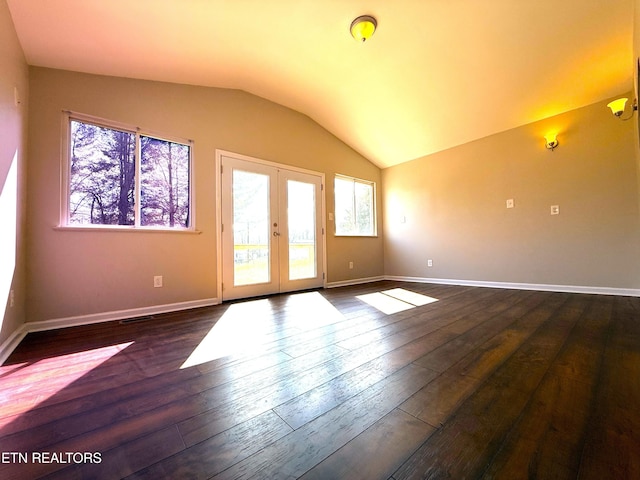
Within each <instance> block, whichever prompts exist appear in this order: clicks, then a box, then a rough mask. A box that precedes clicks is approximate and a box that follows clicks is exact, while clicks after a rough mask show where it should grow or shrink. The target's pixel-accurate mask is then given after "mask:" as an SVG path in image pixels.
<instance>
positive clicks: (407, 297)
mask: <svg viewBox="0 0 640 480" xmlns="http://www.w3.org/2000/svg"><path fill="white" fill-rule="evenodd" d="M356 298H358V299H359V300H362V301H363V302H365V303H367V304H368V305H371V306H372V307H373V308H375V309H377V310H379V311H381V312H382V313H385V314H387V315H391V314H393V313H398V312H402V311H405V310H409V309H412V308H415V307H419V306H422V305H428V304H429V303H433V302H437V301H438V299H437V298H433V297H429V296H427V295H422V294H421V293H416V292H412V291H410V290H406V289H404V288H392V289H390V290H384V291H381V292H375V293H368V294H366V295H358V296H357V297H356Z"/></svg>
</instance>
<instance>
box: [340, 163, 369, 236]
mask: <svg viewBox="0 0 640 480" xmlns="http://www.w3.org/2000/svg"><path fill="white" fill-rule="evenodd" d="M334 191H335V224H336V235H342V236H363V237H373V236H375V235H376V209H375V205H376V184H375V183H374V182H369V181H367V180H359V179H357V178H352V177H346V176H342V175H336V177H335V181H334Z"/></svg>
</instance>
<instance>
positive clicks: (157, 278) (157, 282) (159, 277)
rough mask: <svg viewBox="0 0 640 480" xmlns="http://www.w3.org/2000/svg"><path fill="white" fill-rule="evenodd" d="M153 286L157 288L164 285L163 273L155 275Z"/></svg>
mask: <svg viewBox="0 0 640 480" xmlns="http://www.w3.org/2000/svg"><path fill="white" fill-rule="evenodd" d="M153 286H154V287H155V288H159V287H162V275H156V276H155V277H153Z"/></svg>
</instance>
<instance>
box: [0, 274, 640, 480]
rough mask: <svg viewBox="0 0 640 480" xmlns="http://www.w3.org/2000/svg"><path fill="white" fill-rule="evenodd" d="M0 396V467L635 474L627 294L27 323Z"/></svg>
mask: <svg viewBox="0 0 640 480" xmlns="http://www.w3.org/2000/svg"><path fill="white" fill-rule="evenodd" d="M410 292H414V293H417V294H419V295H410ZM400 299H404V301H402V300H400ZM436 300H437V301H436ZM371 304H374V305H377V308H376V307H374V306H372V305H371ZM0 402H1V403H0V455H1V456H2V458H1V462H0V478H2V479H13V478H15V479H20V480H24V479H31V478H41V477H43V478H60V479H71V478H131V479H160V478H170V479H181V478H215V479H239V478H243V479H244V478H265V479H289V478H291V479H293V478H302V479H304V480H308V479H367V480H372V479H382V480H388V479H394V480H401V479H409V478H453V479H463V478H504V479H555V478H558V479H564V478H580V479H598V480H602V479H638V478H640V299H639V298H633V297H613V296H597V295H580V294H564V293H551V292H531V291H516V290H498V289H489V288H472V287H459V286H443V285H440V286H438V285H428V284H415V283H400V282H379V283H372V284H367V285H360V286H354V287H345V288H336V289H331V290H320V291H314V292H304V293H298V294H289V295H278V296H274V297H270V298H266V299H257V300H251V301H245V302H235V303H230V304H223V305H219V306H216V307H211V308H203V309H198V310H192V311H188V312H181V313H174V314H167V315H159V316H156V317H155V318H147V319H141V320H137V321H131V322H109V323H102V324H96V325H90V326H84V327H76V328H67V329H61V330H56V331H48V332H40V333H32V334H29V335H28V336H27V337H26V338H25V340H24V341H23V342H22V343H21V345H20V346H19V347H18V348H17V349H16V351H15V352H14V353H13V355H12V356H11V357H10V358H9V359H8V361H7V362H6V363H5V364H4V365H3V366H2V367H0Z"/></svg>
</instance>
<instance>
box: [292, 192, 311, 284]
mask: <svg viewBox="0 0 640 480" xmlns="http://www.w3.org/2000/svg"><path fill="white" fill-rule="evenodd" d="M315 212H316V199H315V185H313V184H311V183H304V182H298V181H295V180H287V220H288V232H289V235H288V237H289V238H288V248H289V280H301V279H305V278H314V277H316V275H317V273H316V264H317V262H316V213H315Z"/></svg>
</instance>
